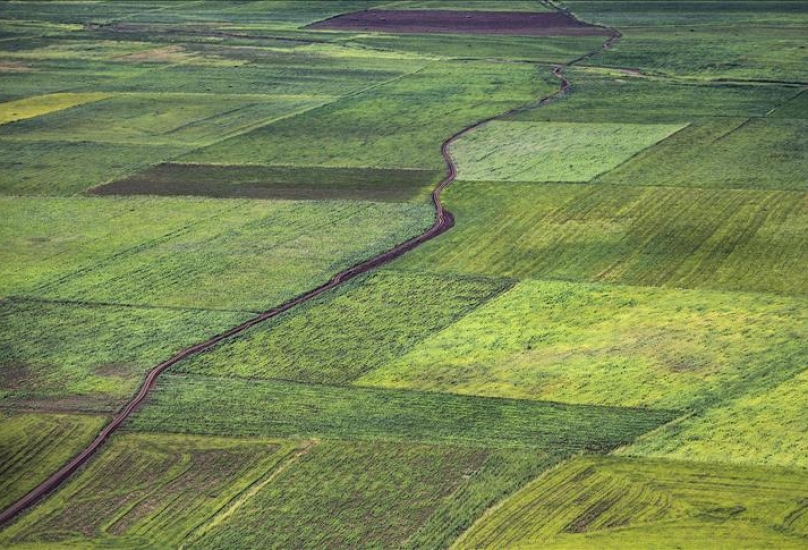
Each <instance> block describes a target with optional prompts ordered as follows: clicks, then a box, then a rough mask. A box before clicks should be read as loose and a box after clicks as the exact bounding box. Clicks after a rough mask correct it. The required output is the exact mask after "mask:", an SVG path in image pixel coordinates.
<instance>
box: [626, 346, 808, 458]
mask: <svg viewBox="0 0 808 550" xmlns="http://www.w3.org/2000/svg"><path fill="white" fill-rule="evenodd" d="M794 338H795V341H794V343H793V344H792V345H794V346H797V345H798V342H800V341H799V340H797V339H796V337H794ZM804 365H805V361H803V363H802V366H803V368H804ZM779 373H780V371H779V370H778V371H775V376H773V377H772V378H773V380H767V382H768V384H766V385H765V386H763V387H762V388H756V389H755V390H750V391H747V392H746V393H745V394H743V395H741V396H739V397H737V398H735V399H731V400H727V401H725V402H722V403H721V404H720V405H719V406H716V407H714V408H712V409H709V410H707V411H705V412H704V413H703V414H698V415H694V416H690V417H687V418H686V419H684V420H682V421H680V422H677V423H676V424H672V425H671V426H670V427H667V428H664V429H662V430H660V431H659V432H657V433H655V434H653V435H651V436H649V437H648V438H646V439H641V440H640V441H639V442H638V443H636V444H635V445H632V446H631V447H629V448H628V449H626V450H625V451H624V452H623V453H624V454H628V455H635V456H664V457H671V458H676V459H686V460H699V461H710V462H720V463H741V464H749V465H756V464H770V465H775V466H786V467H792V468H793V467H797V466H798V467H801V468H808V441H806V438H805V432H806V420H805V411H804V407H803V404H804V403H805V400H806V398H808V371H803V372H801V373H800V374H798V375H797V376H794V377H793V378H791V379H788V380H786V381H784V382H782V383H779V384H776V382H777V376H776V375H777V374H779Z"/></svg>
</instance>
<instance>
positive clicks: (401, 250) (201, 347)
mask: <svg viewBox="0 0 808 550" xmlns="http://www.w3.org/2000/svg"><path fill="white" fill-rule="evenodd" d="M606 30H607V31H608V32H610V33H611V36H610V38H609V39H608V40H607V41H606V42H604V43H603V45H602V47H601V48H598V49H596V50H593V51H591V52H589V53H587V54H584V55H582V56H581V57H578V58H576V59H574V60H572V61H569V62H567V63H565V64H563V65H557V66H555V67H554V68H553V75H554V76H555V77H556V78H558V79H559V80H560V86H559V89H558V90H557V91H556V92H554V93H553V94H550V95H549V96H546V97H543V98H541V99H539V100H538V101H536V102H534V103H529V104H527V105H524V106H522V107H517V108H515V109H511V110H509V111H506V112H504V113H500V114H498V115H496V116H492V117H489V118H486V119H483V120H479V121H477V122H475V123H474V124H471V125H470V126H466V127H465V128H463V129H462V130H460V131H458V132H457V133H455V134H453V135H451V136H450V137H449V138H448V139H446V141H444V142H443V145H442V146H441V153H442V154H443V158H444V160H445V162H446V166H447V174H446V177H445V178H444V179H443V180H442V181H441V182H440V183H439V184H438V186H437V187H436V188H435V190H434V191H433V192H432V202H433V203H434V205H435V221H434V223H433V224H432V227H430V228H429V229H427V230H426V231H425V232H424V233H422V234H421V235H418V236H416V237H413V238H412V239H410V240H408V241H405V242H403V243H401V244H400V245H398V246H396V247H395V248H392V249H390V250H388V251H387V252H383V253H382V254H379V255H378V256H375V257H373V258H370V259H368V260H366V261H364V262H362V263H359V264H356V265H355V266H353V267H351V268H349V269H346V270H345V271H342V272H340V273H338V274H336V275H335V276H334V277H333V278H332V279H331V280H330V281H328V282H327V283H325V284H323V285H321V286H319V287H317V288H315V289H313V290H310V291H308V292H306V293H305V294H301V295H300V296H298V297H297V298H294V299H293V300H291V301H289V302H286V303H285V304H282V305H280V306H277V307H275V308H272V309H269V310H267V311H265V312H263V313H261V314H259V315H257V316H256V317H253V318H252V319H250V320H248V321H245V322H244V323H242V324H240V325H238V326H236V327H233V328H231V329H230V330H227V331H226V332H223V333H221V334H219V335H217V336H214V337H213V338H210V339H209V340H206V341H204V342H200V343H199V344H196V345H195V346H192V347H190V348H186V349H184V350H182V351H180V352H179V353H177V354H176V355H174V356H173V357H171V358H169V359H167V360H166V361H163V362H162V363H160V364H159V365H157V366H156V367H154V368H153V369H152V370H150V371H149V373H148V374H147V375H146V378H145V380H144V381H143V385H142V386H141V387H140V390H139V391H138V392H137V394H136V395H135V396H134V397H133V398H132V400H131V401H129V403H128V404H127V405H126V406H125V407H124V408H123V409H122V410H121V411H120V412H119V413H118V414H117V415H116V416H115V417H114V418H113V419H112V422H110V423H109V424H107V426H105V427H104V429H103V430H101V432H100V433H99V434H98V436H96V438H95V439H94V440H93V441H92V442H91V443H90V444H89V445H88V446H87V447H86V448H85V449H84V450H83V451H81V453H79V454H78V455H76V456H75V457H73V458H72V459H71V460H70V461H69V462H68V463H67V464H65V465H64V466H62V468H61V469H60V470H58V471H57V472H56V473H54V474H52V475H51V476H50V477H49V478H48V479H46V480H45V481H43V482H42V483H40V484H39V485H38V486H37V487H36V488H34V489H33V490H31V492H29V493H28V494H26V495H25V496H24V497H22V498H21V499H20V500H18V501H17V502H15V503H14V504H12V505H11V506H9V507H8V508H6V509H5V510H3V512H2V513H0V527H1V526H3V525H4V524H6V523H8V522H9V521H11V520H12V519H14V517H16V516H17V515H18V514H20V513H21V512H23V511H24V510H26V509H27V508H29V507H31V506H33V505H34V504H35V503H36V502H37V501H39V500H40V499H42V498H43V497H44V496H45V495H47V494H48V493H50V492H51V491H53V490H55V489H56V488H58V487H59V486H60V485H61V484H62V483H64V482H65V481H66V480H67V479H68V478H69V477H70V476H71V475H72V474H73V473H74V472H75V471H76V470H78V469H79V468H80V467H81V466H82V465H84V463H86V462H87V461H88V460H89V459H90V458H91V457H92V456H93V455H94V454H95V452H96V451H97V450H98V449H99V448H100V447H101V446H102V445H103V444H104V442H106V440H107V439H108V438H109V436H110V435H112V433H113V432H115V431H116V430H117V429H118V428H119V427H120V426H121V425H122V424H123V423H124V422H125V421H126V419H127V418H129V416H130V415H131V414H132V413H133V412H134V411H135V410H136V409H137V408H138V407H139V406H140V405H141V404H142V403H143V402H144V401H145V400H146V398H147V397H148V395H149V393H150V392H151V390H152V389H154V387H155V385H156V384H157V378H158V377H159V376H160V375H161V374H162V373H163V372H165V371H166V369H168V368H169V367H171V366H173V365H175V364H177V363H179V362H180V361H182V360H183V359H186V358H188V357H191V356H193V355H196V354H198V353H202V352H204V351H206V350H209V349H210V348H212V347H213V346H215V345H216V344H218V343H220V342H221V341H223V340H226V339H228V338H230V337H232V336H235V335H237V334H240V333H242V332H244V331H246V330H247V329H249V328H250V327H253V326H255V325H257V324H259V323H262V322H264V321H266V320H268V319H272V318H273V317H277V316H278V315H280V314H281V313H284V312H286V311H289V310H290V309H292V308H294V307H296V306H298V305H300V304H302V303H304V302H307V301H309V300H311V299H312V298H314V297H316V296H319V295H320V294H323V293H325V292H328V291H329V290H332V289H334V288H336V287H338V286H340V285H341V284H343V283H345V282H347V281H350V280H351V279H353V278H355V277H357V276H359V275H361V274H363V273H366V272H368V271H371V270H373V269H375V268H377V267H379V266H380V265H383V264H386V263H388V262H391V261H393V260H395V259H396V258H398V257H400V256H402V255H403V254H405V253H407V252H409V251H410V250H412V249H414V248H416V247H418V246H420V245H421V244H423V243H425V242H427V241H429V240H432V239H434V238H435V237H437V236H438V235H441V234H442V233H444V232H446V231H448V230H449V229H450V228H451V227H452V226H453V225H454V217H453V216H452V213H451V212H449V211H448V210H446V209H445V208H444V207H443V204H442V203H441V201H440V196H441V193H442V192H443V190H444V189H445V188H446V187H447V186H448V185H449V184H450V183H452V182H453V181H454V179H455V177H456V176H457V167H456V166H455V164H454V161H453V160H452V156H451V154H450V153H449V148H450V147H451V146H452V144H453V143H454V142H455V141H457V140H458V139H459V138H461V137H462V136H464V135H465V134H467V133H468V132H470V131H472V130H474V129H475V128H478V127H480V126H482V125H483V124H486V123H488V122H491V121H493V120H498V119H502V118H505V117H508V116H510V115H513V114H515V113H519V112H522V111H525V110H528V109H532V108H534V107H536V106H539V105H544V104H546V103H549V102H551V101H553V100H554V99H556V98H558V97H559V96H561V95H563V94H565V93H566V92H567V91H568V90H569V87H570V83H569V81H568V80H567V79H566V78H565V77H564V75H563V70H564V68H565V67H569V66H571V65H574V64H575V63H579V62H581V61H584V60H587V59H589V58H591V57H593V56H595V55H597V54H598V53H600V52H602V51H605V50H608V49H609V48H611V46H612V45H613V44H614V43H615V42H617V41H618V40H619V39H620V38H622V34H621V33H620V32H619V31H617V30H616V29H613V28H607V29H606Z"/></svg>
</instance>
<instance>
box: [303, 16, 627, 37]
mask: <svg viewBox="0 0 808 550" xmlns="http://www.w3.org/2000/svg"><path fill="white" fill-rule="evenodd" d="M307 28H309V29H334V30H356V31H379V32H389V33H450V34H515V35H528V36H583V35H593V34H594V35H597V34H601V35H610V34H612V33H611V31H610V30H609V29H606V28H604V27H598V26H596V25H589V24H587V23H584V22H582V21H578V20H577V19H575V18H574V17H572V16H570V15H568V14H566V13H561V12H553V13H534V12H521V11H449V10H367V11H358V12H355V13H347V14H345V15H338V16H336V17H332V18H330V19H325V20H323V21H318V22H317V23H313V24H311V25H309V26H308V27H307Z"/></svg>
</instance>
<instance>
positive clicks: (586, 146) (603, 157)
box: [451, 122, 682, 182]
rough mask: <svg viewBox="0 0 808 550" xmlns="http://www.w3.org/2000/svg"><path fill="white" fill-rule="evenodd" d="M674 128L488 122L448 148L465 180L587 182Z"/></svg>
mask: <svg viewBox="0 0 808 550" xmlns="http://www.w3.org/2000/svg"><path fill="white" fill-rule="evenodd" d="M681 129H682V127H681V126H676V125H656V124H579V123H575V124H570V123H566V122H558V123H540V122H537V123H528V122H491V123H488V124H486V125H485V127H483V128H481V129H480V130H478V131H476V132H474V133H472V134H469V135H468V136H463V137H462V138H461V139H460V140H459V141H458V142H457V143H456V144H453V145H452V149H451V153H452V157H453V158H454V159H455V160H456V162H457V170H458V178H460V179H461V180H463V181H496V182H500V181H501V182H522V181H527V182H555V181H569V182H574V181H582V182H583V181H589V180H591V179H592V178H594V177H595V176H597V175H598V174H601V173H603V172H607V171H609V170H611V169H613V168H615V167H617V166H618V165H620V164H622V163H623V162H625V161H626V160H628V159H629V158H631V157H632V156H634V155H636V154H637V153H639V152H640V151H642V150H643V149H645V148H647V147H650V146H652V145H654V144H655V143H657V142H659V141H662V140H663V139H665V138H666V137H668V136H669V135H671V134H673V133H675V132H677V131H679V130H681Z"/></svg>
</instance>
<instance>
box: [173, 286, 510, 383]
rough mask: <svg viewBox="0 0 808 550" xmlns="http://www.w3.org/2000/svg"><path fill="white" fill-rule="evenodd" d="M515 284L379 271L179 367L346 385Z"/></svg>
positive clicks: (212, 372) (195, 370) (188, 369)
mask: <svg viewBox="0 0 808 550" xmlns="http://www.w3.org/2000/svg"><path fill="white" fill-rule="evenodd" d="M509 284H510V283H509V282H508V281H501V280H489V279H480V278H476V279H475V278H459V277H458V278H450V277H438V276H429V275H410V274H397V273H395V272H381V273H377V274H374V275H371V276H369V277H367V278H363V279H361V280H359V281H357V282H352V283H349V284H348V285H346V286H343V287H341V288H340V289H338V290H336V291H334V292H332V293H329V294H327V295H324V296H322V297H320V298H317V299H315V300H313V301H311V302H308V303H307V304H304V305H302V306H301V307H299V308H296V309H295V310H294V311H293V312H290V313H288V314H286V315H283V316H282V317H279V318H277V320H274V321H272V322H269V323H266V324H263V325H261V326H258V327H255V328H254V329H251V330H250V331H249V332H247V333H244V334H243V335H242V336H240V337H238V338H235V339H232V340H230V341H228V342H226V343H224V344H221V345H220V346H218V347H217V348H215V349H214V350H211V351H210V352H208V353H205V354H204V355H199V356H196V357H193V358H191V359H189V360H188V361H184V362H183V363H181V364H179V365H178V366H177V367H176V368H175V370H179V371H181V372H190V373H196V374H206V375H212V376H236V377H241V378H250V379H257V378H264V379H265V378H276V379H283V380H297V381H303V382H314V383H329V384H346V383H349V382H351V381H352V380H354V379H356V378H357V377H359V376H361V375H362V373H364V372H367V371H369V370H371V369H373V368H375V367H377V366H381V365H383V364H384V363H386V362H388V361H390V360H393V359H395V358H396V357H398V356H400V355H402V354H404V353H406V351H407V350H408V349H410V348H412V347H413V346H414V345H417V343H418V342H420V341H421V340H423V339H424V338H427V337H428V336H429V335H430V334H432V333H433V332H436V331H440V330H441V329H444V328H445V327H447V326H449V325H450V324H451V323H452V322H454V321H456V320H457V319H458V318H460V317H462V316H463V315H466V314H468V313H469V312H470V311H472V310H474V309H475V308H476V307H478V306H479V305H481V304H483V303H485V302H486V301H487V300H489V299H491V298H492V297H494V296H496V295H497V294H498V293H500V292H502V291H503V290H505V289H506V288H507V287H508V285H509Z"/></svg>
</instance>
